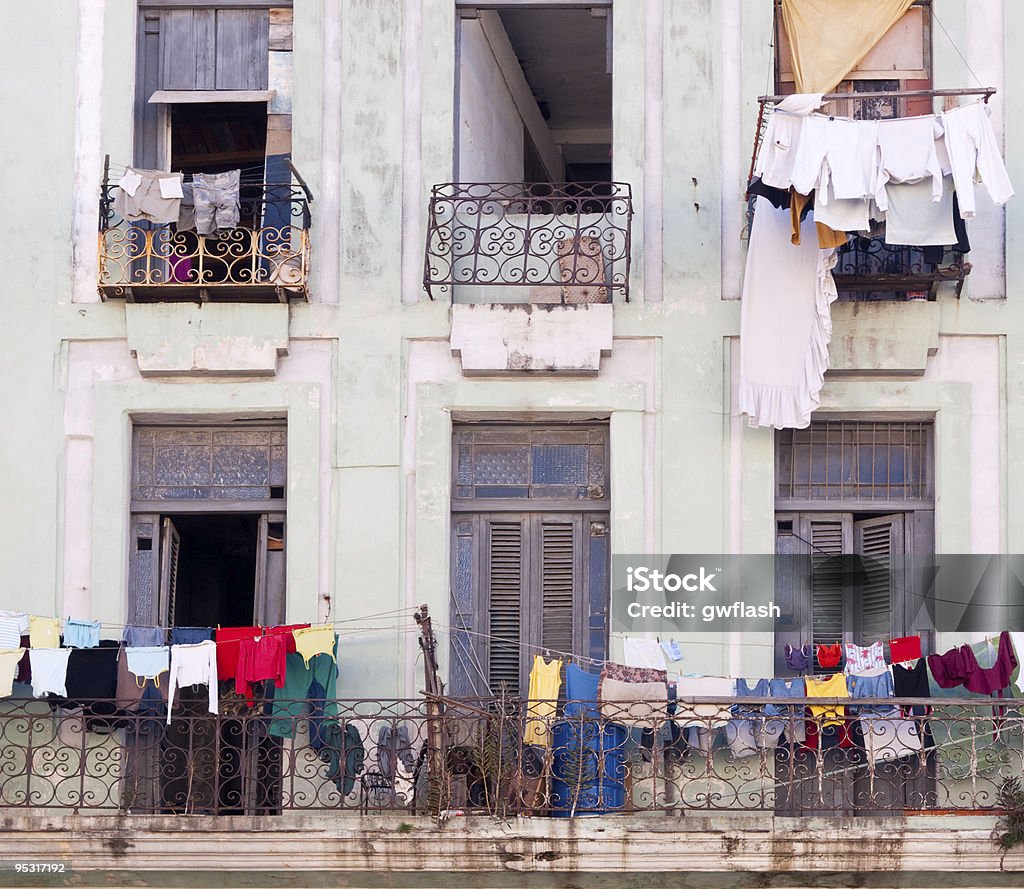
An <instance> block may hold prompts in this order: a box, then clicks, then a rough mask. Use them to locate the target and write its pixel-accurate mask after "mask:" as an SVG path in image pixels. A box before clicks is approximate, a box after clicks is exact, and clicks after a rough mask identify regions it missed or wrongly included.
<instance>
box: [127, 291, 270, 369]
mask: <svg viewBox="0 0 1024 889" xmlns="http://www.w3.org/2000/svg"><path fill="white" fill-rule="evenodd" d="M125 323H126V326H127V331H128V348H129V349H130V350H131V352H132V355H133V356H135V359H136V360H137V361H138V362H139V371H140V373H142V375H143V376H151V377H152V376H184V375H245V376H253V375H256V376H273V375H274V374H275V373H276V372H277V359H278V358H279V357H280V356H283V355H287V354H288V306H287V305H285V304H281V303H274V304H254V303H201V304H196V303H127V304H126V305H125Z"/></svg>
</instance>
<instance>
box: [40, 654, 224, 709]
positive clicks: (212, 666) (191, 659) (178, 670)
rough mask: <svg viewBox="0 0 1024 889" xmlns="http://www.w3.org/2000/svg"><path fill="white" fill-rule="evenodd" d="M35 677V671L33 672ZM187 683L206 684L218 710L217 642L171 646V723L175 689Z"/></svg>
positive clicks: (214, 707)
mask: <svg viewBox="0 0 1024 889" xmlns="http://www.w3.org/2000/svg"><path fill="white" fill-rule="evenodd" d="M32 675H33V678H34V677H35V672H33V674H32ZM185 685H206V686H209V692H210V704H209V706H210V712H211V713H216V712H217V644H216V643H215V642H214V641H213V640H211V639H207V640H205V641H203V642H196V643H194V644H192V645H172V646H171V684H170V687H169V688H168V689H167V724H168V725H170V724H171V710H172V708H173V707H174V690H175V689H176V688H180V687H182V686H185Z"/></svg>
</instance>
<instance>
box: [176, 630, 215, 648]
mask: <svg viewBox="0 0 1024 889" xmlns="http://www.w3.org/2000/svg"><path fill="white" fill-rule="evenodd" d="M212 639H213V627H174V628H173V629H172V630H171V645H195V644H196V643H197V642H206V641H207V640H212Z"/></svg>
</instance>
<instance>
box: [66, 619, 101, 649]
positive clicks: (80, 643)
mask: <svg viewBox="0 0 1024 889" xmlns="http://www.w3.org/2000/svg"><path fill="white" fill-rule="evenodd" d="M99 644H100V622H99V621H98V620H72V619H71V618H70V617H69V618H68V619H67V620H65V621H64V647H65V648H96V646H98V645H99Z"/></svg>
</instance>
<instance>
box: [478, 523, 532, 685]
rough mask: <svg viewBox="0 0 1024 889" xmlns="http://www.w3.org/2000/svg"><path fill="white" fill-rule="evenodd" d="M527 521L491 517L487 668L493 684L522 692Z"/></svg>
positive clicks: (488, 529) (488, 530) (487, 562)
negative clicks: (521, 652) (521, 658)
mask: <svg viewBox="0 0 1024 889" xmlns="http://www.w3.org/2000/svg"><path fill="white" fill-rule="evenodd" d="M525 530H526V521H525V519H524V518H523V517H521V516H520V517H509V518H501V519H493V518H492V519H489V520H488V521H487V527H486V533H485V539H486V558H485V562H484V569H485V577H486V581H485V589H486V592H487V597H488V602H487V615H488V633H489V634H490V638H489V640H488V643H489V644H488V653H487V668H488V676H489V679H490V686H491V688H492V689H493V690H494V691H495V692H498V691H499V689H502V688H504V689H505V691H506V692H507V693H509V694H513V695H514V694H518V693H519V691H520V688H521V678H520V676H521V672H522V664H521V661H520V651H521V650H522V649H521V645H522V643H523V642H524V640H523V609H522V605H523V598H524V592H525V589H524V581H525V579H526V577H527V576H528V569H527V563H526V546H525V544H526V540H525V537H526V534H525Z"/></svg>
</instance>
